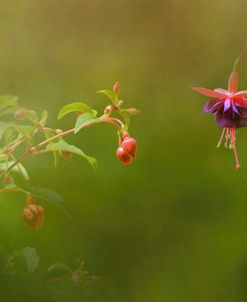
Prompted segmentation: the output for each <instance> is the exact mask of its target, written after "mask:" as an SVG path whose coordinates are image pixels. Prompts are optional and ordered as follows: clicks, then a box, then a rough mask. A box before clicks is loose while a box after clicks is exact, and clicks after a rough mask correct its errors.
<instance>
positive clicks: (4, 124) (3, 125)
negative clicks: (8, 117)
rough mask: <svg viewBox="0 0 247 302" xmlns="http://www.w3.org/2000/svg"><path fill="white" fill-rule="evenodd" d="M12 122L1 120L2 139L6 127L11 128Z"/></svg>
mask: <svg viewBox="0 0 247 302" xmlns="http://www.w3.org/2000/svg"><path fill="white" fill-rule="evenodd" d="M10 127H11V124H10V123H6V122H3V121H0V139H1V138H2V136H3V134H4V132H5V130H6V129H8V128H10Z"/></svg>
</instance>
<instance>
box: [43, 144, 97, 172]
mask: <svg viewBox="0 0 247 302" xmlns="http://www.w3.org/2000/svg"><path fill="white" fill-rule="evenodd" d="M46 149H47V150H51V151H60V152H61V151H67V152H71V153H74V154H76V155H79V156H81V157H84V158H85V159H86V160H87V161H88V162H89V163H90V165H91V166H92V167H93V168H96V167H97V161H96V159H95V158H93V157H90V156H88V155H86V154H85V153H84V152H83V151H82V150H80V149H79V148H77V147H76V146H73V145H70V144H68V143H67V142H66V141H64V140H60V141H59V142H57V143H50V144H48V145H47V147H46Z"/></svg>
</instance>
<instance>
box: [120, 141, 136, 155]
mask: <svg viewBox="0 0 247 302" xmlns="http://www.w3.org/2000/svg"><path fill="white" fill-rule="evenodd" d="M121 146H122V148H123V149H124V151H125V152H126V153H127V154H128V155H130V156H132V157H135V156H136V149H137V143H136V140H135V139H134V138H133V137H126V138H125V139H124V140H123V142H122V144H121Z"/></svg>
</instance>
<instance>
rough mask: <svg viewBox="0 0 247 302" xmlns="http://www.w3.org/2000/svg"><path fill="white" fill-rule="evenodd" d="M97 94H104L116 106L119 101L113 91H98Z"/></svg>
mask: <svg viewBox="0 0 247 302" xmlns="http://www.w3.org/2000/svg"><path fill="white" fill-rule="evenodd" d="M97 93H102V94H104V95H106V96H107V97H108V98H109V99H110V101H111V102H112V103H113V104H116V103H117V101H118V99H117V97H116V95H115V93H114V92H112V91H111V90H99V91H97Z"/></svg>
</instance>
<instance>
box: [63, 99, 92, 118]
mask: <svg viewBox="0 0 247 302" xmlns="http://www.w3.org/2000/svg"><path fill="white" fill-rule="evenodd" d="M80 111H82V112H90V113H93V112H94V110H93V109H92V108H91V107H89V106H88V105H87V104H84V103H70V104H68V105H66V106H64V107H63V108H62V109H61V110H60V111H59V113H58V119H61V118H62V117H64V116H65V115H66V114H68V113H70V112H80Z"/></svg>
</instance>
